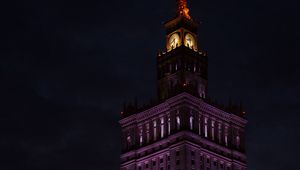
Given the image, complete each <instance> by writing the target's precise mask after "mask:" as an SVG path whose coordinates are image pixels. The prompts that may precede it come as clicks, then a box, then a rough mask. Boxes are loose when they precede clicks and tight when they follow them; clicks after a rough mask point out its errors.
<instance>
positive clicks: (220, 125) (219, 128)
mask: <svg viewBox="0 0 300 170" xmlns="http://www.w3.org/2000/svg"><path fill="white" fill-rule="evenodd" d="M221 135H222V124H221V123H219V124H218V139H219V143H222V137H221Z"/></svg>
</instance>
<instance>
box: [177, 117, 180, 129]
mask: <svg viewBox="0 0 300 170" xmlns="http://www.w3.org/2000/svg"><path fill="white" fill-rule="evenodd" d="M176 126H177V130H179V129H180V117H179V116H176Z"/></svg>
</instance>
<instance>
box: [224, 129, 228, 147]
mask: <svg viewBox="0 0 300 170" xmlns="http://www.w3.org/2000/svg"><path fill="white" fill-rule="evenodd" d="M224 138H225V139H224V140H225V146H228V127H227V126H225V137H224Z"/></svg>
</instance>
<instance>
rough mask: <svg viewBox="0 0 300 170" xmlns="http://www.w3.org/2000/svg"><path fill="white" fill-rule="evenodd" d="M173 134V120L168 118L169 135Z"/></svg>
mask: <svg viewBox="0 0 300 170" xmlns="http://www.w3.org/2000/svg"><path fill="white" fill-rule="evenodd" d="M170 134H171V119H170V117H169V118H168V135H170Z"/></svg>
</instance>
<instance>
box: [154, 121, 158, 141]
mask: <svg viewBox="0 0 300 170" xmlns="http://www.w3.org/2000/svg"><path fill="white" fill-rule="evenodd" d="M153 138H154V140H156V138H157V123H156V120H154V121H153Z"/></svg>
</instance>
